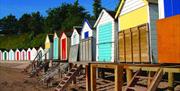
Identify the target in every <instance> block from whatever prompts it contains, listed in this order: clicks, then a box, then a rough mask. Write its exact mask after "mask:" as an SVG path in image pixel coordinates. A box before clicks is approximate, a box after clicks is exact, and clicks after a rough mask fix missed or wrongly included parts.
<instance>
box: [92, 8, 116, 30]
mask: <svg viewBox="0 0 180 91" xmlns="http://www.w3.org/2000/svg"><path fill="white" fill-rule="evenodd" d="M103 12H107V13H108V14H109V15H110V16H111V17H112V18H113V19H114V15H115V14H116V13H115V12H114V11H108V10H105V9H102V11H101V13H100V14H99V17H98V19H97V20H96V22H95V24H94V27H96V25H97V24H98V23H99V21H100V19H101V17H102V15H103Z"/></svg>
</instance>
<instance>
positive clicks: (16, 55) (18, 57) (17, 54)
mask: <svg viewBox="0 0 180 91" xmlns="http://www.w3.org/2000/svg"><path fill="white" fill-rule="evenodd" d="M20 59H21V53H20V51H19V49H16V51H15V60H17V61H18V60H20Z"/></svg>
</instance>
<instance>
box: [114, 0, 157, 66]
mask: <svg viewBox="0 0 180 91" xmlns="http://www.w3.org/2000/svg"><path fill="white" fill-rule="evenodd" d="M158 15H159V13H158V0H122V1H121V3H120V5H119V8H118V11H117V13H116V15H115V18H116V19H118V21H119V24H118V25H119V26H118V27H119V59H120V62H134V63H148V62H152V63H156V62H157V36H156V35H157V33H156V26H155V24H156V20H157V19H158Z"/></svg>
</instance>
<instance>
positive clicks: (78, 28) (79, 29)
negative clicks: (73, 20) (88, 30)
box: [74, 26, 82, 35]
mask: <svg viewBox="0 0 180 91" xmlns="http://www.w3.org/2000/svg"><path fill="white" fill-rule="evenodd" d="M74 29H76V31H77V32H78V34H79V35H81V30H82V27H81V26H78V27H76V26H75V27H74Z"/></svg>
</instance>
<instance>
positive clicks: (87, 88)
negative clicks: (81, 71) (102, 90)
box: [85, 65, 91, 91]
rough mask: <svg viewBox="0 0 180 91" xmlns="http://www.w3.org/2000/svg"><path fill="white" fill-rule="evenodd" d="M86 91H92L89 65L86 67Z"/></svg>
mask: <svg viewBox="0 0 180 91" xmlns="http://www.w3.org/2000/svg"><path fill="white" fill-rule="evenodd" d="M85 69H86V91H91V87H90V83H91V82H90V67H89V65H86V68H85Z"/></svg>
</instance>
